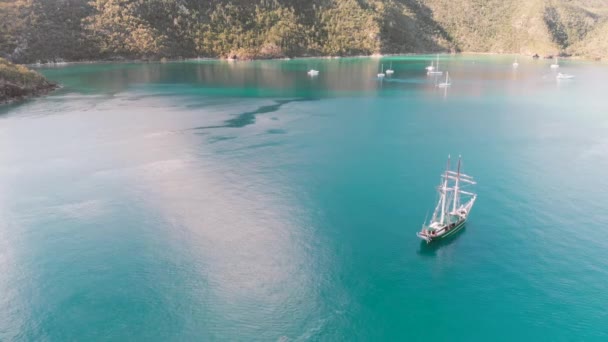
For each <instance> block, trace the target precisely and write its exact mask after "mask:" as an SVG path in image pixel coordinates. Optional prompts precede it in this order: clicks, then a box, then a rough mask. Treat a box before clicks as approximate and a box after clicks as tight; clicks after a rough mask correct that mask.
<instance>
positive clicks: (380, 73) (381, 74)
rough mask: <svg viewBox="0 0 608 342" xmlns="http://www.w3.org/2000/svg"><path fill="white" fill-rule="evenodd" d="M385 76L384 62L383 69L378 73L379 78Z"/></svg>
mask: <svg viewBox="0 0 608 342" xmlns="http://www.w3.org/2000/svg"><path fill="white" fill-rule="evenodd" d="M384 76H386V75H385V74H384V64H382V71H381V72H379V73H378V78H383V77H384Z"/></svg>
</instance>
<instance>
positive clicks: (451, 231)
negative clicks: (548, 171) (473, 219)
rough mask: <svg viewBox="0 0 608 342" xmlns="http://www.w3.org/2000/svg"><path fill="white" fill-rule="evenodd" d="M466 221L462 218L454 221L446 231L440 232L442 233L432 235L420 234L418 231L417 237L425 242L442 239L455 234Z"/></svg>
mask: <svg viewBox="0 0 608 342" xmlns="http://www.w3.org/2000/svg"><path fill="white" fill-rule="evenodd" d="M466 222H467V219H462V220H460V221H458V222H456V223H455V224H454V226H452V227H450V228H449V229H448V230H447V231H446V232H444V233H442V234H437V235H434V236H430V235H426V234H425V235H421V234H420V233H418V234H417V235H418V237H419V238H421V239H423V240H425V241H426V242H427V243H431V242H433V241H439V240H443V239H445V238H448V237H451V236H453V235H455V234H456V233H458V232H459V231H461V230H462V228H464V224H465V223H466Z"/></svg>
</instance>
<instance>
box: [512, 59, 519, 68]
mask: <svg viewBox="0 0 608 342" xmlns="http://www.w3.org/2000/svg"><path fill="white" fill-rule="evenodd" d="M518 67H519V63H518V62H517V58H515V62H513V69H517V68H518Z"/></svg>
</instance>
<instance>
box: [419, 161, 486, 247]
mask: <svg viewBox="0 0 608 342" xmlns="http://www.w3.org/2000/svg"><path fill="white" fill-rule="evenodd" d="M461 159H462V158H461V157H458V168H457V170H456V171H452V170H450V157H449V156H448V162H447V167H446V170H445V173H444V174H443V175H441V184H440V185H439V186H438V187H437V191H438V192H439V202H438V203H437V206H436V207H435V211H434V212H433V217H432V218H431V221H430V222H428V223H427V222H425V223H424V224H423V225H422V229H421V230H420V231H419V232H418V233H416V235H418V237H419V238H421V239H422V240H424V241H426V242H427V243H430V242H431V241H434V240H438V239H443V238H446V237H448V236H451V235H453V234H455V233H456V232H458V231H459V230H461V229H462V227H464V224H465V222H466V220H467V217H468V216H469V213H470V212H471V209H472V208H473V204H474V203H475V199H476V198H477V194H475V193H472V192H468V191H464V190H462V188H463V186H465V185H474V184H476V182H475V181H474V180H473V177H471V176H467V175H465V174H463V173H461V172H460V168H461Z"/></svg>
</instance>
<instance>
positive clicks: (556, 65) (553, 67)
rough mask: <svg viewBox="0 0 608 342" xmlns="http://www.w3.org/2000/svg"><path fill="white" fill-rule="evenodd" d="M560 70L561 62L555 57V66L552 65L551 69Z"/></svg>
mask: <svg viewBox="0 0 608 342" xmlns="http://www.w3.org/2000/svg"><path fill="white" fill-rule="evenodd" d="M558 68H559V61H558V59H557V57H555V62H554V63H553V64H551V69H558Z"/></svg>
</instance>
